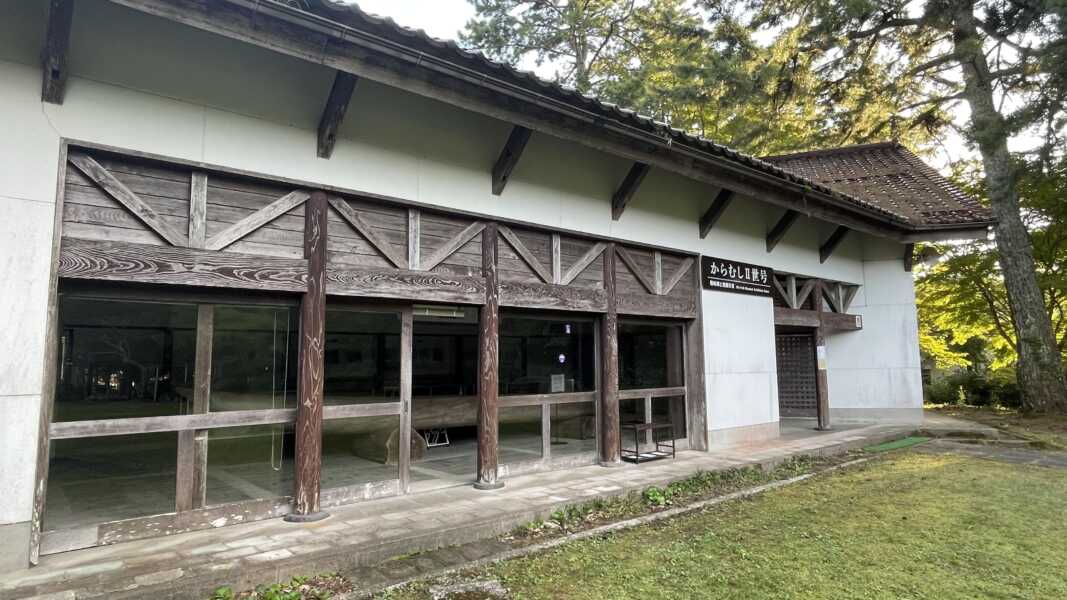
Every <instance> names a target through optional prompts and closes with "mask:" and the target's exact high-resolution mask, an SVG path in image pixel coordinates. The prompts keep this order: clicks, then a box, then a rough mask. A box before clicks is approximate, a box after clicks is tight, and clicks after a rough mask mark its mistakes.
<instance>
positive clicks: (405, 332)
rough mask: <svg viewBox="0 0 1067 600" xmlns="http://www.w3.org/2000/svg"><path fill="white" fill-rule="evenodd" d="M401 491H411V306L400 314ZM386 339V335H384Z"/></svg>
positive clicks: (412, 335) (412, 324)
mask: <svg viewBox="0 0 1067 600" xmlns="http://www.w3.org/2000/svg"><path fill="white" fill-rule="evenodd" d="M400 319H401V320H400V456H399V459H398V462H399V463H400V465H399V468H400V493H402V494H406V493H408V492H410V491H411V350H412V341H413V339H414V315H413V314H412V309H411V307H410V306H408V307H405V308H404V310H403V312H402V313H401V315H400ZM383 339H384V336H383Z"/></svg>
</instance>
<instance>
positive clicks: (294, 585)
mask: <svg viewBox="0 0 1067 600" xmlns="http://www.w3.org/2000/svg"><path fill="white" fill-rule="evenodd" d="M351 588H352V585H351V584H350V583H349V582H348V580H346V579H345V578H343V577H341V576H340V575H339V574H337V573H324V574H322V575H318V576H316V577H299V576H298V577H293V578H292V579H291V580H289V581H288V582H286V583H271V584H263V585H258V586H256V588H255V589H254V590H251V591H245V592H241V593H240V594H237V593H235V592H234V591H233V588H231V587H229V586H224V587H220V588H218V589H216V590H215V591H214V593H212V595H211V597H210V599H209V600H237V599H238V598H240V599H247V600H329V598H332V597H333V594H334V592H342V593H343V592H346V591H349V590H351Z"/></svg>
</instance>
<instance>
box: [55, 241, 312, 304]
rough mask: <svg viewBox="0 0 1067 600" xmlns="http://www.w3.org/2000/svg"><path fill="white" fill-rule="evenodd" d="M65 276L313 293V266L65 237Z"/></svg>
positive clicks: (291, 260)
mask: <svg viewBox="0 0 1067 600" xmlns="http://www.w3.org/2000/svg"><path fill="white" fill-rule="evenodd" d="M58 274H59V276H60V277H65V278H70V279H97V280H104V281H127V282H131V283H163V284H169V285H181V286H205V287H212V288H229V289H242V290H261V291H275V292H304V291H307V261H306V260H304V259H302V258H279V257H274V256H260V255H252V254H238V253H236V252H226V253H220V252H211V251H208V250H194V249H192V248H173V247H170V246H155V245H151V244H132V243H126V242H101V241H96V240H79V239H73V238H63V242H62V246H61V248H60V254H59V270H58Z"/></svg>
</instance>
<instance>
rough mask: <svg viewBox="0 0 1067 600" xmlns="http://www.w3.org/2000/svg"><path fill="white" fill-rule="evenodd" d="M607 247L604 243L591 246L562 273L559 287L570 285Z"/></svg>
mask: <svg viewBox="0 0 1067 600" xmlns="http://www.w3.org/2000/svg"><path fill="white" fill-rule="evenodd" d="M607 247H608V246H607V244H605V243H604V242H597V243H595V244H593V246H592V247H591V248H589V249H588V250H586V251H585V254H583V255H582V257H581V258H579V259H578V260H576V261H574V264H573V265H571V266H570V267H569V268H568V269H567V270H566V271H565V272H564V273H563V276H562V277H560V279H559V283H560V285H570V284H571V282H572V281H574V280H575V279H576V278H577V277H578V276H579V275H581V274H582V271H584V270H586V268H588V267H589V265H590V264H592V263H593V261H594V260H596V259H597V257H598V256H600V255H601V254H602V253H603V252H604V250H605V249H606V248H607Z"/></svg>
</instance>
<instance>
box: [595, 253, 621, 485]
mask: <svg viewBox="0 0 1067 600" xmlns="http://www.w3.org/2000/svg"><path fill="white" fill-rule="evenodd" d="M604 293H605V295H606V296H607V299H608V306H607V310H606V311H605V312H604V316H603V317H602V321H601V324H600V464H601V465H604V466H614V465H618V464H620V463H621V459H620V457H619V314H618V312H617V311H618V305H617V303H616V299H615V244H614V243H609V244H608V247H607V249H606V250H604Z"/></svg>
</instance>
